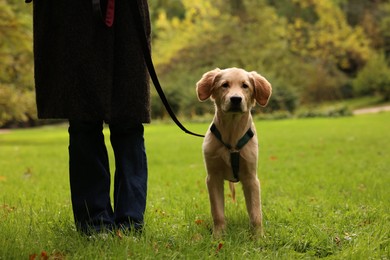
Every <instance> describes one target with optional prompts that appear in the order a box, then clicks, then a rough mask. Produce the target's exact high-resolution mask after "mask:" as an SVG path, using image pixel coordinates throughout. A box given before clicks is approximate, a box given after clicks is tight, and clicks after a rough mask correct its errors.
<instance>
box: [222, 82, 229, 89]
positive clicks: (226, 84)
mask: <svg viewBox="0 0 390 260" xmlns="http://www.w3.org/2000/svg"><path fill="white" fill-rule="evenodd" d="M221 86H222V87H223V88H228V87H229V83H227V82H225V83H223V84H222V85H221Z"/></svg>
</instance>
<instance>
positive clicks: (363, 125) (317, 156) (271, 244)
mask: <svg viewBox="0 0 390 260" xmlns="http://www.w3.org/2000/svg"><path fill="white" fill-rule="evenodd" d="M186 125H187V126H188V127H189V128H190V129H191V130H194V131H195V132H201V133H202V132H203V133H204V132H205V131H206V130H207V127H208V124H186ZM256 125H257V128H258V132H259V139H260V162H259V177H260V180H261V183H262V203H263V211H264V225H265V230H266V238H265V239H262V240H260V241H256V240H253V239H252V238H251V236H250V232H249V221H248V218H247V214H246V210H245V204H244V198H243V195H242V192H241V189H240V188H238V194H237V196H238V197H237V203H236V204H234V203H232V201H231V200H230V199H229V197H228V195H229V192H228V189H226V195H227V198H226V216H227V221H228V230H227V233H226V235H225V236H224V237H223V238H222V239H221V240H214V239H213V238H212V237H211V234H210V228H211V217H210V213H209V202H208V196H207V192H206V187H205V183H204V179H205V175H206V174H205V170H204V165H203V161H202V155H201V143H202V139H201V138H197V137H191V136H188V135H185V134H184V133H182V132H180V131H179V130H178V129H177V128H176V127H175V126H174V125H167V124H156V125H154V124H152V125H148V126H146V128H145V139H146V146H147V154H148V163H149V193H148V205H147V212H146V216H145V218H146V227H145V232H144V233H143V234H142V235H140V236H123V237H119V236H117V235H114V236H108V237H107V238H99V237H98V238H87V237H84V236H80V235H79V234H78V233H77V232H76V231H75V228H74V224H73V215H72V211H71V205H70V193H69V183H68V154H67V146H68V135H67V126H66V125H62V126H56V127H42V128H36V129H29V130H13V131H11V132H10V133H6V134H0V158H1V159H0V245H1V246H0V259H26V258H28V257H29V256H34V254H35V255H37V256H36V259H39V258H40V257H41V254H42V255H43V256H44V255H47V256H49V257H52V258H59V259H63V258H69V259H78V258H81V259H99V258H119V259H125V258H131V259H133V258H137V259H152V258H153V259H155V258H157V259H166V258H168V259H173V258H187V259H204V258H209V257H211V258H213V257H220V258H226V259H242V258H246V259H259V258H262V259H263V258H271V259H280V258H282V259H291V258H311V257H330V258H333V259H345V258H347V259H369V258H373V259H381V258H382V259H389V257H390V256H389V221H390V215H389V214H390V202H389V201H390V193H389V189H388V184H389V183H390V172H389V169H390V138H389V134H388V133H389V126H390V113H382V114H377V115H367V116H355V117H348V118H337V119H300V120H281V121H258V122H256ZM105 133H106V136H107V137H106V141H107V144H108V147H109V141H108V140H109V138H108V135H109V132H108V130H105ZM109 154H110V158H111V168H112V170H113V166H114V163H113V156H112V151H111V150H110V149H109Z"/></svg>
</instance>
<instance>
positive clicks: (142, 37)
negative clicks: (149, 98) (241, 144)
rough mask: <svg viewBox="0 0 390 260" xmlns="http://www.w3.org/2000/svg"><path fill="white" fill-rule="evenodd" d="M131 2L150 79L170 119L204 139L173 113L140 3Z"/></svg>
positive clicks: (186, 130)
mask: <svg viewBox="0 0 390 260" xmlns="http://www.w3.org/2000/svg"><path fill="white" fill-rule="evenodd" d="M129 2H130V3H131V10H132V12H133V17H134V21H135V24H136V26H137V31H138V36H139V38H140V41H141V45H142V51H143V54H144V59H145V63H146V66H147V68H148V70H149V75H150V77H151V79H152V81H153V84H154V87H155V89H156V91H157V93H158V95H159V96H160V99H161V101H162V102H163V104H164V106H165V109H166V110H167V112H168V114H169V115H170V117H171V118H172V120H173V121H174V122H175V123H176V125H177V126H178V127H179V128H180V129H181V130H183V131H184V132H185V133H187V134H190V135H193V136H198V137H204V135H201V134H197V133H194V132H191V131H189V130H188V129H187V128H185V127H184V126H183V125H182V123H180V121H179V119H177V117H176V115H175V113H174V112H173V110H172V108H171V106H170V105H169V102H168V100H167V98H166V96H165V94H164V91H163V89H162V87H161V85H160V82H159V80H158V77H157V73H156V71H155V69H154V65H153V61H152V57H151V55H150V50H149V47H148V46H149V44H148V41H147V40H146V34H145V29H144V26H143V24H144V23H143V21H142V17H141V14H140V9H139V7H138V1H137V0H129Z"/></svg>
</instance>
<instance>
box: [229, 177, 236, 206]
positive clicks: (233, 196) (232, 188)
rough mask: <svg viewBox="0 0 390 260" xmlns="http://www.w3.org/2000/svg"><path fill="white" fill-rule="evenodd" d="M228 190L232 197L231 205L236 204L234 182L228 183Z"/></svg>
mask: <svg viewBox="0 0 390 260" xmlns="http://www.w3.org/2000/svg"><path fill="white" fill-rule="evenodd" d="M229 188H230V192H231V195H232V200H233V203H236V187H235V185H234V182H231V181H229Z"/></svg>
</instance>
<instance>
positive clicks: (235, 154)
mask: <svg viewBox="0 0 390 260" xmlns="http://www.w3.org/2000/svg"><path fill="white" fill-rule="evenodd" d="M210 132H211V133H213V134H214V136H215V137H216V138H217V139H218V140H219V141H220V142H221V143H222V144H223V145H224V146H225V147H226V148H227V149H228V150H229V152H230V164H231V166H232V170H233V177H234V181H235V182H238V181H240V179H239V178H238V172H239V169H240V150H241V149H242V147H244V146H245V145H246V144H247V143H248V142H249V140H251V139H252V137H253V136H254V135H255V134H254V133H253V131H252V129H251V128H250V127H249V129H248V131H246V132H245V134H244V135H243V136H242V137H241V138H240V140H238V142H237V145H236V147H232V146H231V145H230V144H228V143H225V142H224V141H223V140H222V135H221V132H219V130H218V128H217V127H216V126H215V124H214V123H213V124H212V125H211V127H210Z"/></svg>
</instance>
